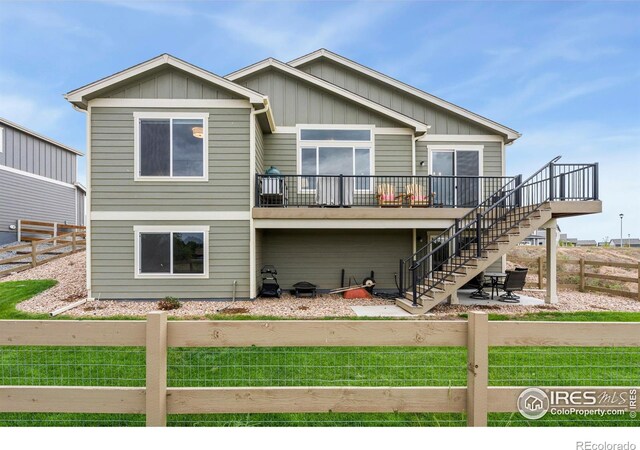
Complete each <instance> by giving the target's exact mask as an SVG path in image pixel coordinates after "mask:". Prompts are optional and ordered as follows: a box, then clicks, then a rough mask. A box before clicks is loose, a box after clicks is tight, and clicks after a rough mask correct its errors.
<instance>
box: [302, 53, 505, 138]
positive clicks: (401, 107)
mask: <svg viewBox="0 0 640 450" xmlns="http://www.w3.org/2000/svg"><path fill="white" fill-rule="evenodd" d="M298 68H299V69H300V70H302V71H304V72H307V73H309V74H311V75H314V76H316V77H318V78H321V79H323V80H326V81H328V82H330V83H333V84H335V85H337V86H340V87H341V88H343V89H346V90H348V91H350V92H353V93H354V94H357V95H359V96H361V97H364V98H367V99H369V100H371V101H374V102H376V103H379V104H380V105H383V106H386V107H387V108H390V109H393V110H394V111H397V112H399V113H401V114H404V115H405V116H409V117H411V118H413V119H415V120H417V121H419V122H422V123H426V124H429V125H431V129H430V130H429V133H431V134H495V132H494V131H492V130H489V129H488V128H485V127H483V126H481V125H478V124H476V123H474V122H472V121H470V120H467V119H464V118H462V117H460V116H457V115H455V114H453V113H451V112H449V111H447V110H445V109H443V108H440V107H438V106H435V105H433V104H431V103H429V102H427V101H425V100H422V99H420V98H418V97H415V96H413V95H411V94H408V93H406V92H402V91H401V90H399V89H397V88H394V87H393V86H389V85H387V84H385V83H382V82H381V81H378V80H376V79H374V78H372V77H369V76H367V75H365V74H363V73H360V72H357V71H355V70H353V69H350V68H348V67H345V66H343V65H341V64H338V63H336V62H334V61H331V60H328V59H326V58H319V59H316V60H313V61H310V62H308V63H306V64H304V65H302V66H300V67H298Z"/></svg>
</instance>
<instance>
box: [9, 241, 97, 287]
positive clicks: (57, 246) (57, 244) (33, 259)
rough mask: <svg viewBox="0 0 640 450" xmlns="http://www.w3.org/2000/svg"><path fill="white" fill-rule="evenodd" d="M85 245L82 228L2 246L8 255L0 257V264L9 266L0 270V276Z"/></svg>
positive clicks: (41, 262) (63, 254)
mask: <svg viewBox="0 0 640 450" xmlns="http://www.w3.org/2000/svg"><path fill="white" fill-rule="evenodd" d="M85 246H86V233H85V231H84V230H82V231H71V232H69V233H64V234H59V235H57V236H54V237H50V238H48V239H38V240H35V239H33V240H31V242H29V243H27V244H18V245H13V246H11V247H4V248H2V249H1V250H0V251H1V252H2V253H8V254H9V255H10V256H8V257H5V258H3V259H0V266H4V265H10V266H11V267H9V268H8V269H4V270H0V277H2V276H5V275H9V274H11V273H14V272H21V271H23V270H27V269H30V268H32V267H36V266H39V265H41V264H44V263H46V262H49V261H53V260H54V259H58V258H62V257H63V256H67V255H71V254H73V253H76V252H78V251H80V250H83V249H84V248H85Z"/></svg>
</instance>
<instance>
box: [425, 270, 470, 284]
mask: <svg viewBox="0 0 640 450" xmlns="http://www.w3.org/2000/svg"><path fill="white" fill-rule="evenodd" d="M433 275H434V276H435V277H437V278H443V277H444V279H445V280H447V281H453V282H455V281H456V278H460V277H463V276H465V274H463V273H456V272H446V271H442V270H436V271H435V272H433Z"/></svg>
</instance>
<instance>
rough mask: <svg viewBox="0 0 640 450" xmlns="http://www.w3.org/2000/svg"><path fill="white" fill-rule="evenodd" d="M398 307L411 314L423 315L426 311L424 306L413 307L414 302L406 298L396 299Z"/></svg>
mask: <svg viewBox="0 0 640 450" xmlns="http://www.w3.org/2000/svg"><path fill="white" fill-rule="evenodd" d="M396 306H399V307H400V308H402V309H404V310H405V311H407V312H410V313H411V314H422V312H423V311H424V309H425V308H424V306H422V305H418V306H413V302H412V301H411V300H408V299H406V298H396Z"/></svg>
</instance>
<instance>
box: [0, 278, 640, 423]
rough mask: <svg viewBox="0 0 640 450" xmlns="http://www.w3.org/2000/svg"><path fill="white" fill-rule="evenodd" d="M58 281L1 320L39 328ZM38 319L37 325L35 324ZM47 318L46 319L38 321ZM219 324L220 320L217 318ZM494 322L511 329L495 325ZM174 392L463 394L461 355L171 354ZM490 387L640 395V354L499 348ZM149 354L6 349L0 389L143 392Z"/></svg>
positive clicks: (285, 417)
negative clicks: (44, 299) (42, 300)
mask: <svg viewBox="0 0 640 450" xmlns="http://www.w3.org/2000/svg"><path fill="white" fill-rule="evenodd" d="M53 285H55V282H54V281H50V280H48V281H47V280H45V281H28V282H22V281H21V282H10V283H0V318H3V319H9V318H11V319H22V318H34V315H29V314H25V313H20V312H16V311H15V304H16V303H18V302H19V301H22V300H24V299H26V298H28V297H30V296H32V295H35V294H37V293H39V292H41V291H43V290H45V289H47V288H49V287H51V286H53ZM36 317H37V316H36ZM37 318H40V317H37ZM216 318H217V317H216ZM490 319H492V320H502V319H511V318H510V317H502V316H500V315H491V316H490ZM517 319H519V320H577V321H584V320H589V321H592V320H609V321H612V320H614V321H638V320H640V315H639V314H637V313H574V314H560V313H553V312H548V313H539V314H527V315H524V316H522V317H518V318H517ZM168 359H169V366H168V367H169V369H168V383H169V386H174V387H178V386H180V387H181V386H209V387H216V386H219V387H223V386H465V384H466V352H465V349H464V348H460V347H424V348H394V347H391V348H389V347H366V348H365V347H349V348H344V347H330V348H317V347H316V348H311V347H301V348H297V347H296V348H293V347H274V348H262V347H247V348H175V349H170V351H169V355H168ZM489 365H490V372H489V377H490V384H491V385H493V386H507V385H515V386H523V387H526V386H545V385H546V386H551V385H560V386H562V385H567V386H568V385H582V386H588V385H601V386H625V385H629V386H637V385H638V384H639V383H638V381H639V380H640V349H638V348H575V347H569V348H545V347H526V348H525V347H508V348H507V347H494V348H491V350H490V355H489ZM144 384H145V353H144V348H142V347H126V348H116V347H15V346H14V347H8V346H7V347H0V385H60V386H78V385H80V386H144ZM169 423H170V424H172V425H182V426H199V425H211V426H274V425H279V426H323V425H325V426H347V425H348V426H367V425H375V426H462V425H464V424H465V417H464V415H462V414H406V413H402V414H401V413H396V414H394V413H389V414H338V413H327V414H219V415H181V416H170V417H169ZM490 424H491V425H505V426H509V425H511V426H552V425H556V426H557V425H562V426H601V425H607V426H638V425H640V421H639V420H638V419H631V418H630V417H629V416H625V417H606V418H596V417H588V418H583V417H566V416H564V417H561V418H557V417H553V416H550V415H547V416H545V417H544V418H543V419H541V420H538V421H529V420H526V419H524V418H522V417H521V416H520V415H519V414H491V415H490ZM38 425H45V426H73V425H105V426H106V425H111V426H113V425H117V426H135V425H144V416H139V415H137V416H136V415H120V414H26V413H19V414H13V413H11V414H9V413H3V414H0V426H38Z"/></svg>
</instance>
